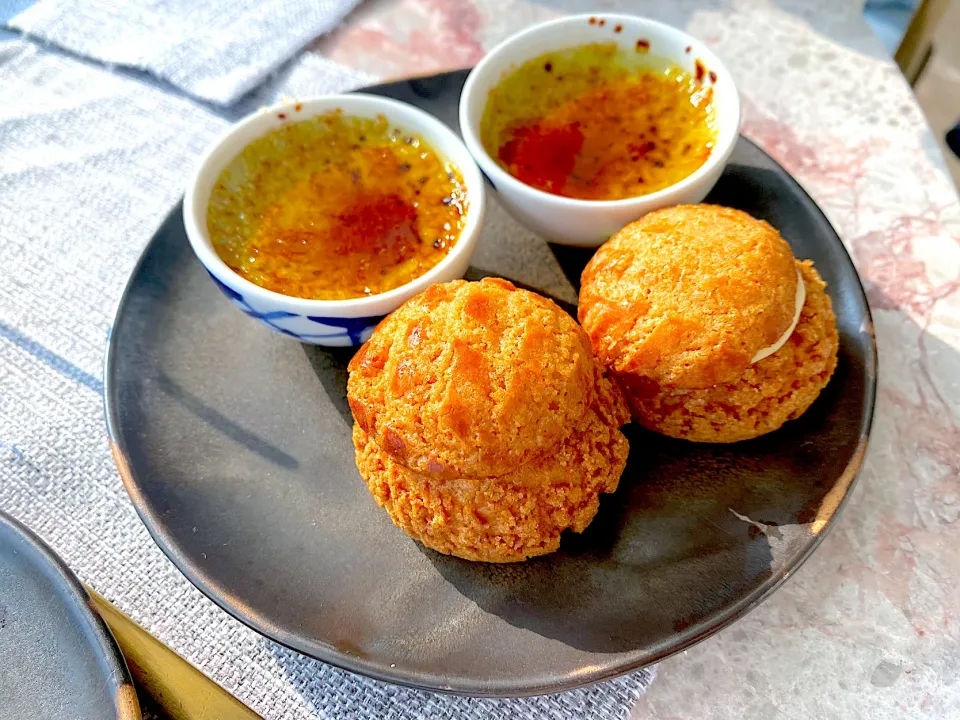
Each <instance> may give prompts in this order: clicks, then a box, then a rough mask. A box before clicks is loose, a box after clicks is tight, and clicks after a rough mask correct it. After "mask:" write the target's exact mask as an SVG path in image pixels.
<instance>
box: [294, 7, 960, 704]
mask: <svg viewBox="0 0 960 720" xmlns="http://www.w3.org/2000/svg"><path fill="white" fill-rule="evenodd" d="M861 5H862V3H856V2H850V3H834V2H828V1H827V0H809V1H804V0H783V1H782V2H773V1H772V0H716V1H714V2H690V1H689V0H679V1H678V2H674V3H656V2H652V1H644V2H627V1H626V0H623V1H619V0H607V2H597V3H592V4H591V3H581V2H577V1H576V0H568V1H567V2H558V3H548V2H544V3H538V4H534V3H530V2H522V1H520V0H452V1H450V2H446V1H444V0H398V1H397V2H375V3H370V4H368V5H366V6H364V7H363V8H362V9H361V10H360V11H358V12H357V13H355V14H354V15H353V16H352V17H351V18H349V19H348V22H347V23H346V25H345V26H344V27H343V28H342V29H340V30H339V31H337V32H336V33H335V34H334V35H332V36H330V37H328V38H324V39H322V40H320V41H318V42H317V43H316V44H315V45H314V47H313V50H314V51H315V52H318V53H321V54H323V55H325V56H327V57H329V58H331V59H333V60H336V61H338V62H340V63H343V64H346V65H350V66H351V67H354V68H357V69H360V70H364V71H366V72H369V73H371V74H374V75H376V76H379V77H396V76H400V75H419V74H424V73H429V72H435V71H438V70H444V69H452V68H456V67H464V66H469V65H471V64H472V63H474V62H476V61H477V60H478V59H479V58H480V57H481V56H482V54H483V52H484V50H485V49H488V48H490V47H491V46H492V45H493V44H495V43H496V42H498V41H499V40H501V39H502V38H504V37H505V36H507V35H508V34H510V33H512V32H514V31H516V30H518V29H521V28H522V27H524V26H526V25H528V24H530V23H533V22H537V21H539V20H542V19H546V18H548V17H552V16H554V15H556V14H558V13H559V12H564V11H581V12H584V11H589V12H598V13H600V12H603V11H607V12H610V11H614V10H619V11H629V12H636V13H641V14H647V15H651V16H653V17H657V18H659V19H662V20H664V21H666V22H670V23H672V24H675V25H678V26H681V27H685V28H686V29H687V30H688V31H689V32H691V33H693V34H695V35H697V36H698V37H700V38H702V39H703V40H704V41H706V42H708V43H709V44H711V45H712V46H713V47H714V49H715V50H716V52H717V53H718V54H719V55H720V56H721V57H723V58H724V61H725V62H726V63H727V64H728V66H729V67H730V69H731V71H732V72H733V73H734V75H735V77H736V79H737V82H738V85H739V87H740V88H741V91H742V94H743V98H744V107H745V112H744V127H743V131H744V133H745V134H746V135H747V136H748V137H750V138H751V139H753V140H754V141H756V142H757V143H759V144H760V145H761V146H762V147H763V148H764V149H765V150H766V151H767V152H769V153H770V154H771V155H773V156H774V157H775V158H776V159H777V160H778V161H779V162H780V163H781V164H783V165H784V166H785V167H786V168H787V169H788V170H789V171H790V172H791V173H792V174H794V175H795V177H796V178H797V179H798V180H799V181H800V182H801V184H803V185H804V187H805V188H806V189H807V190H808V191H809V192H810V194H811V195H812V196H813V197H814V198H815V199H816V200H817V202H818V203H819V204H820V205H821V207H822V208H823V209H824V212H825V213H826V214H827V216H828V217H829V219H830V220H831V222H832V223H833V224H834V226H835V227H836V228H837V230H838V232H839V233H840V235H841V236H842V237H843V239H844V242H845V243H846V245H847V248H848V249H849V251H850V253H851V255H852V256H853V258H854V262H855V263H856V265H857V268H858V270H859V272H860V274H861V277H862V278H863V281H864V284H865V286H866V288H867V292H868V296H869V299H870V303H871V306H872V309H873V312H874V319H875V323H876V333H877V340H878V344H879V348H880V363H881V370H880V386H879V395H878V404H877V413H876V419H875V423H874V430H873V435H872V440H871V445H870V449H869V451H868V453H867V459H866V462H865V466H864V470H863V473H862V477H861V481H860V483H859V485H858V486H857V488H856V490H855V491H854V497H853V498H852V500H851V503H850V504H849V505H848V507H847V509H846V510H845V512H844V515H843V516H842V518H841V519H840V521H839V522H838V524H837V526H836V527H835V528H834V530H833V532H832V533H831V535H830V536H829V537H828V538H827V539H826V541H825V542H824V543H823V545H822V546H821V548H820V549H819V550H818V552H817V553H815V555H814V556H813V558H812V559H811V560H810V561H809V562H808V563H807V564H806V565H805V566H804V567H803V568H802V569H801V570H800V571H798V572H797V573H796V574H795V576H794V577H793V578H792V579H791V581H790V582H789V583H788V584H787V585H786V586H785V587H784V588H782V589H781V590H780V591H779V592H778V593H776V594H775V595H774V596H773V597H772V598H771V599H770V600H769V601H767V602H766V603H764V604H763V605H762V606H761V607H760V608H758V609H757V610H755V611H754V612H753V613H751V614H750V615H749V616H747V617H746V618H745V619H743V620H742V621H740V622H739V623H737V624H735V625H734V626H732V627H731V628H729V629H728V630H726V631H724V632H722V633H720V634H719V635H718V636H715V637H714V638H711V639H709V640H707V641H706V642H704V643H702V644H701V645H699V646H697V647H695V648H693V649H691V650H689V651H687V652H685V653H683V654H681V655H680V656H678V657H675V658H672V659H670V660H668V661H665V662H664V663H662V665H661V668H660V674H659V677H658V680H657V683H656V684H655V685H654V687H653V688H652V690H651V691H650V693H649V694H648V695H647V696H646V697H645V698H643V699H642V700H641V701H640V703H639V705H638V706H637V707H636V708H635V709H634V713H633V714H634V717H636V718H641V717H644V718H663V719H665V718H694V717H695V718H742V717H750V718H767V717H769V718H774V717H785V718H795V717H796V718H799V717H804V718H807V717H816V718H828V717H829V718H832V717H853V718H861V717H862V718H868V717H869V718H902V717H909V718H921V717H922V718H927V717H929V718H942V717H960V628H958V623H957V620H956V616H957V613H958V611H960V589H958V588H960V583H958V582H957V578H960V522H958V518H960V293H958V290H960V205H958V200H957V193H956V189H955V188H954V187H953V185H952V183H951V181H950V179H949V176H948V174H947V173H946V170H945V167H944V163H943V159H942V157H940V156H939V154H938V153H939V151H938V150H937V149H936V147H935V145H934V142H933V139H932V137H931V135H930V131H929V129H928V127H927V125H926V123H925V120H924V119H923V116H922V113H921V112H920V109H919V107H918V105H917V103H916V100H915V98H914V96H913V94H912V92H911V90H910V88H909V87H908V86H907V84H906V83H905V81H904V80H903V78H902V77H901V76H900V74H899V72H898V71H897V69H896V67H895V65H894V64H893V62H892V60H891V59H890V58H889V57H888V56H887V55H886V54H885V52H884V51H883V50H882V48H881V46H880V44H879V42H878V41H877V40H876V39H875V38H873V37H872V35H871V34H870V32H869V30H868V29H867V27H866V25H865V23H864V22H863V20H862V19H861V17H860V14H859V12H860V6H861Z"/></svg>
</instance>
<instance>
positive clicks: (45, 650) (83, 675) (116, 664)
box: [0, 512, 140, 720]
mask: <svg viewBox="0 0 960 720" xmlns="http://www.w3.org/2000/svg"><path fill="white" fill-rule="evenodd" d="M89 602H90V598H89V597H88V596H87V593H86V592H85V591H84V589H83V586H82V585H80V582H79V581H78V580H77V578H76V576H75V575H74V574H73V573H72V572H70V570H69V568H67V566H66V565H64V564H63V562H62V561H61V560H60V558H58V557H57V556H56V555H54V553H53V551H52V550H51V549H50V548H49V547H47V546H46V545H45V544H44V542H43V541H42V540H40V538H38V537H37V536H36V535H34V534H33V533H31V532H30V531H29V530H27V529H26V528H25V527H24V526H23V525H21V524H20V523H18V522H17V521H16V520H14V519H12V518H11V517H9V516H7V515H5V514H3V513H2V512H0V718H10V719H11V720H13V718H31V720H62V719H63V718H70V719H71V720H105V719H106V718H118V719H119V720H135V719H136V718H139V717H140V711H139V709H138V706H137V699H136V693H135V692H134V690H133V685H132V684H131V683H130V677H129V675H128V674H127V665H126V663H125V662H124V660H123V657H122V656H121V655H120V651H119V650H118V649H117V646H116V644H115V643H114V641H113V636H112V635H111V634H110V631H109V630H108V629H107V626H106V625H104V623H103V621H102V620H101V619H100V616H99V615H97V614H96V613H95V612H94V611H93V610H91V609H90V605H89Z"/></svg>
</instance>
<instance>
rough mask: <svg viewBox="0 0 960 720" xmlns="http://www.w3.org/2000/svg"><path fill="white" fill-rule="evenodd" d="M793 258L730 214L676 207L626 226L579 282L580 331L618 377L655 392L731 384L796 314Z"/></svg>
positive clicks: (763, 231) (768, 230)
mask: <svg viewBox="0 0 960 720" xmlns="http://www.w3.org/2000/svg"><path fill="white" fill-rule="evenodd" d="M796 292H797V273H796V270H795V267H794V258H793V252H792V251H791V250H790V246H789V245H788V244H787V243H786V241H785V240H784V239H783V238H782V237H780V233H778V232H777V231H776V230H775V229H774V228H772V227H771V226H770V225H768V224H767V223H765V222H763V221H762V220H756V219H754V218H752V217H751V216H749V215H747V214H746V213H744V212H741V211H739V210H734V209H732V208H725V207H720V206H718V205H678V206H675V207H670V208H665V209H663V210H657V211H655V212H652V213H650V214H648V215H645V216H644V217H643V218H641V219H640V220H638V221H636V222H634V223H631V224H630V225H627V226H626V227H625V228H623V229H622V230H621V231H620V232H618V233H617V234H616V235H614V236H613V238H611V239H610V240H609V241H608V242H607V243H605V244H604V245H603V246H602V247H601V248H600V249H599V250H598V251H597V253H596V254H595V255H594V256H593V258H592V259H591V260H590V262H589V263H588V264H587V266H586V268H585V269H584V271H583V275H582V277H581V290H580V308H579V316H580V322H581V323H582V324H583V327H584V330H586V331H587V334H588V335H589V336H590V341H591V342H592V344H593V349H594V352H595V353H596V354H597V357H599V358H600V360H601V361H602V362H603V363H604V364H605V365H606V366H607V367H610V368H612V369H614V370H615V371H617V372H618V373H621V374H624V373H629V374H632V375H635V376H637V377H640V378H645V379H647V380H649V381H650V382H651V383H653V384H655V385H656V386H663V387H674V388H701V387H711V386H713V385H716V384H718V383H722V382H731V381H733V380H735V379H736V378H737V377H739V376H740V375H741V374H742V373H743V371H744V370H745V369H746V368H747V367H748V366H749V365H750V361H751V360H752V358H753V357H754V355H755V354H756V353H757V351H759V350H761V349H763V348H765V347H768V346H770V345H772V344H773V343H775V342H776V341H777V340H778V339H779V338H780V336H781V335H783V333H784V332H786V331H787V329H788V328H789V327H790V324H791V323H792V322H793V318H794V315H795V313H796V304H795V303H796Z"/></svg>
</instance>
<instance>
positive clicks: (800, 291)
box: [750, 270, 807, 365]
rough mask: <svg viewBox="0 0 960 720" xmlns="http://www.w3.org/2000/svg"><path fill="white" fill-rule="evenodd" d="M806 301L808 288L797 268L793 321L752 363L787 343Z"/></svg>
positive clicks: (795, 327) (768, 355)
mask: <svg viewBox="0 0 960 720" xmlns="http://www.w3.org/2000/svg"><path fill="white" fill-rule="evenodd" d="M806 301H807V288H806V286H805V285H804V284H803V278H802V277H801V276H800V271H799V270H797V296H796V300H795V303H796V311H795V312H794V314H793V322H792V323H790V327H788V328H787V331H786V332H785V333H784V334H783V335H781V336H780V338H779V339H778V340H777V341H776V342H775V343H774V344H773V345H770V346H768V347H765V348H763V349H762V350H760V351H759V352H757V354H756V355H754V356H753V360H751V361H750V364H751V365H753V363H756V362H760V361H761V360H763V359H764V358H765V357H770V356H771V355H773V354H774V353H775V352H776V351H777V350H779V349H780V348H782V347H783V346H784V345H785V344H786V342H787V340H789V339H790V336H791V335H793V331H794V330H796V329H797V323H798V322H800V312H801V311H802V310H803V304H804V303H805V302H806Z"/></svg>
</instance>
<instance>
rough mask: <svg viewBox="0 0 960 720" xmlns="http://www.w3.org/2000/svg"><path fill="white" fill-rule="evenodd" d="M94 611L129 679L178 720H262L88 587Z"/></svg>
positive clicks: (174, 719)
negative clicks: (110, 634)
mask: <svg viewBox="0 0 960 720" xmlns="http://www.w3.org/2000/svg"><path fill="white" fill-rule="evenodd" d="M86 590H87V593H89V595H90V598H91V600H92V601H93V607H94V609H95V610H96V611H97V612H98V613H100V616H101V617H102V618H103V621H104V622H105V623H106V624H107V625H108V626H109V627H110V630H111V631H112V632H113V636H114V637H115V638H116V640H117V645H119V646H120V650H121V652H123V656H124V657H125V658H126V659H127V665H128V666H129V668H130V673H131V674H132V675H133V677H134V679H135V680H136V681H137V682H138V683H139V685H140V687H142V688H143V689H144V690H146V691H147V693H148V694H149V695H150V696H151V697H152V698H153V700H154V702H156V703H157V705H159V706H160V707H161V708H163V710H164V711H165V712H166V713H167V714H168V715H169V716H170V717H171V718H173V720H221V719H222V718H231V719H232V720H261V719H260V716H259V715H257V714H256V713H255V712H253V710H251V709H250V708H248V707H247V706H246V705H244V704H243V703H242V702H240V701H239V700H237V699H236V698H235V697H233V695H231V694H230V693H228V692H227V691H226V690H224V689H223V688H222V687H220V686H219V685H217V684H216V683H215V682H213V681H212V680H211V679H210V678H208V677H207V676H206V675H204V674H203V673H202V672H200V671H199V670H197V669H196V668H195V667H193V665H191V664H190V663H188V662H187V661H186V660H184V659H183V658H182V657H180V656H179V655H177V654H176V653H175V652H173V650H171V649H170V648H168V647H167V646H166V645H164V644H163V643H162V642H160V641H159V640H157V639H156V638H155V637H153V636H152V635H150V634H149V633H148V632H147V631H146V630H144V629H143V628H142V627H140V626H139V625H137V624H136V623H135V622H134V621H133V620H131V619H130V618H129V617H127V616H126V615H124V614H123V613H122V612H120V611H119V610H118V609H117V608H116V606H114V605H113V603H111V602H110V601H109V600H107V599H106V598H105V597H103V595H101V594H100V593H98V592H97V591H96V590H94V589H93V588H91V587H90V586H89V585H88V586H86Z"/></svg>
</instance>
